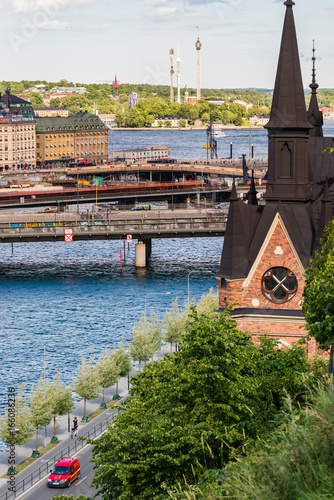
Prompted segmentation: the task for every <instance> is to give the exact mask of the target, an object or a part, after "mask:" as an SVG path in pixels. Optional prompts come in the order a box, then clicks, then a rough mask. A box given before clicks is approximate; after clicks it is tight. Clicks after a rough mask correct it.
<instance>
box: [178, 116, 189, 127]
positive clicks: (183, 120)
mask: <svg viewBox="0 0 334 500" xmlns="http://www.w3.org/2000/svg"><path fill="white" fill-rule="evenodd" d="M179 125H180V127H186V126H187V121H186V120H185V119H184V118H180V120H179Z"/></svg>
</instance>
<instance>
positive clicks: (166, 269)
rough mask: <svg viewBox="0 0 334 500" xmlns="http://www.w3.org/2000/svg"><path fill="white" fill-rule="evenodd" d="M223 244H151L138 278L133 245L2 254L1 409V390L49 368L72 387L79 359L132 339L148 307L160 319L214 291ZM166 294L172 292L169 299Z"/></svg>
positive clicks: (39, 247)
mask: <svg viewBox="0 0 334 500" xmlns="http://www.w3.org/2000/svg"><path fill="white" fill-rule="evenodd" d="M222 245H223V239H222V238H212V239H210V238H193V239H180V240H178V239H173V240H154V241H153V248H152V257H151V262H150V265H149V266H148V268H147V269H140V270H136V268H135V262H134V252H135V250H134V243H133V244H130V250H129V251H128V247H127V246H126V262H125V263H123V272H122V273H120V249H122V250H124V247H123V242H122V243H121V242H119V241H94V242H88V241H87V242H73V243H71V244H68V243H67V244H66V243H61V242H58V243H54V242H50V243H30V244H23V243H22V244H15V245H14V253H13V255H12V251H11V245H9V244H3V245H1V246H0V252H1V254H0V255H1V257H0V258H1V265H0V310H1V331H0V336H1V364H0V379H1V381H2V384H1V404H2V406H3V403H4V401H5V394H6V387H9V386H14V387H18V386H19V385H20V384H21V383H22V382H25V383H26V384H27V390H28V389H29V387H30V385H31V383H32V382H35V381H36V380H37V379H38V377H39V375H40V373H41V370H42V368H43V365H44V361H45V362H46V363H47V372H46V373H47V375H48V376H50V377H52V376H53V375H54V374H55V373H56V372H57V371H58V370H60V371H61V373H62V377H63V380H64V381H66V382H70V381H71V379H72V377H73V375H74V373H75V371H76V367H77V362H78V359H79V357H80V354H81V352H82V353H83V354H84V355H89V353H90V351H91V349H92V347H94V351H95V353H96V355H98V354H99V353H100V352H101V350H103V349H104V347H106V346H109V347H115V346H117V345H118V343H119V342H120V340H121V339H122V338H123V339H124V340H125V342H127V341H129V340H130V339H131V332H132V326H133V322H134V321H135V320H138V319H139V317H140V316H141V315H143V314H144V310H145V297H146V306H147V312H149V310H150V307H151V306H153V307H154V310H155V312H156V314H157V315H159V316H160V317H162V316H163V315H164V312H165V309H166V308H169V307H170V306H171V304H172V302H173V301H174V300H175V298H176V297H178V300H179V303H181V304H183V303H184V300H186V299H187V293H188V275H189V273H191V274H190V276H189V284H190V296H191V297H196V299H199V298H200V296H201V295H202V294H203V293H206V292H207V291H208V290H209V288H210V287H215V284H216V283H215V279H214V276H215V273H216V272H217V270H218V268H219V260H220V254H221V250H222ZM166 292H170V293H169V294H168V295H167V294H166Z"/></svg>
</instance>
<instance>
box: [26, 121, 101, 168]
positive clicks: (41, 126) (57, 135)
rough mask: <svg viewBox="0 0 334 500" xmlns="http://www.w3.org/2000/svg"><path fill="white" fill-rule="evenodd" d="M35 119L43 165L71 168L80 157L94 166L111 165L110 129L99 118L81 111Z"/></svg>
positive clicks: (40, 157)
mask: <svg viewBox="0 0 334 500" xmlns="http://www.w3.org/2000/svg"><path fill="white" fill-rule="evenodd" d="M35 120H36V158H37V164H38V165H39V166H44V167H52V166H53V165H54V166H68V164H69V163H71V162H73V161H75V160H77V159H79V158H84V159H85V160H89V161H91V162H92V163H106V162H107V160H108V137H109V136H108V130H109V129H108V127H107V126H106V125H105V124H104V123H103V122H102V121H101V120H100V119H99V118H98V117H97V116H95V115H92V114H90V113H85V112H81V113H78V114H76V115H74V116H69V117H48V118H40V117H36V118H35Z"/></svg>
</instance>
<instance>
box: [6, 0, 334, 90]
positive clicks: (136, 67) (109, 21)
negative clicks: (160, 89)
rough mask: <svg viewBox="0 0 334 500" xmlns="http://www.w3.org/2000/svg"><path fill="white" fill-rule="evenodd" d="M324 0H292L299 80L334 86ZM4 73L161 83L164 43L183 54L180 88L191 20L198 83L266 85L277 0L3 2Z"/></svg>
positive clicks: (271, 73)
mask: <svg viewBox="0 0 334 500" xmlns="http://www.w3.org/2000/svg"><path fill="white" fill-rule="evenodd" d="M331 2H332V0H321V2H320V4H317V5H316V4H315V2H312V1H311V0H296V1H295V3H296V5H295V6H294V15H295V22H296V29H297V36H298V41H299V51H300V53H301V66H302V72H303V78H304V82H303V83H304V87H307V86H308V85H309V83H310V82H311V68H312V62H311V60H310V59H311V57H312V40H313V39H315V46H316V56H317V57H319V58H321V59H320V60H318V61H317V81H318V83H319V85H320V88H334V64H333V60H334V49H333V44H332V43H331V38H330V32H331V28H332V25H333V20H334V6H332V5H331ZM4 14H5V16H4V20H5V22H4V24H3V30H2V33H1V41H2V45H3V47H6V50H5V51H3V68H6V71H5V72H3V78H2V79H4V80H38V79H41V80H48V81H59V80H60V79H62V78H64V79H67V80H69V81H73V82H75V83H93V82H100V81H110V82H111V81H112V80H113V79H114V75H115V73H116V74H117V78H118V79H119V81H120V82H121V83H149V84H158V85H169V83H170V67H169V50H170V48H171V47H172V48H174V50H175V53H178V47H179V51H180V52H179V53H180V58H181V87H182V88H184V87H185V86H187V87H190V88H196V49H195V42H196V40H197V30H196V27H197V26H199V36H200V40H201V42H202V50H201V87H202V88H247V87H251V88H253V87H254V88H273V86H274V79H275V74H276V65H277V58H278V50H279V44H280V38H281V29H282V25H283V19H284V14H285V7H284V5H283V0H269V2H268V0H267V2H266V3H265V2H264V0H221V1H214V0H187V1H186V0H184V1H180V0H177V1H173V0H172V1H170V0H168V1H167V0H128V1H127V2H123V3H117V2H115V1H113V0H111V1H109V2H107V0H72V2H71V4H70V5H68V4H67V2H66V0H13V1H12V2H4Z"/></svg>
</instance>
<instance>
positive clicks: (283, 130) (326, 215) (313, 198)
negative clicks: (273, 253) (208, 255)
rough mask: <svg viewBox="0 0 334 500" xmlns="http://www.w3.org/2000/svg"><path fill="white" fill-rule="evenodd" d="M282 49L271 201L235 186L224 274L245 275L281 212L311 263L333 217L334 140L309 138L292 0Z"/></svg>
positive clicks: (273, 136) (299, 249)
mask: <svg viewBox="0 0 334 500" xmlns="http://www.w3.org/2000/svg"><path fill="white" fill-rule="evenodd" d="M285 5H286V15H285V21H284V28H283V35H282V43H281V51H280V56H279V62H278V68H277V77H276V84H275V90H274V98H273V107H272V112H271V118H270V122H269V124H268V125H267V126H266V128H268V129H269V161H268V184H267V190H266V194H265V199H266V205H262V206H257V205H256V194H255V193H256V192H255V186H252V185H251V188H250V192H249V194H248V199H249V200H250V202H249V203H248V204H245V203H244V202H243V201H241V200H240V199H238V197H237V195H236V190H235V187H233V189H232V193H231V199H230V208H229V213H228V221H227V226H226V233H225V240H224V247H223V252H222V258H221V264H220V270H219V274H218V276H219V277H221V278H223V279H235V280H236V279H245V278H246V277H247V275H248V273H249V272H250V270H251V267H252V265H253V264H254V262H255V260H256V258H257V256H258V255H259V252H260V249H261V247H262V245H263V243H264V241H265V238H266V237H267V234H268V231H269V229H270V227H271V225H272V224H273V222H274V220H275V217H276V216H277V215H279V216H280V218H281V220H282V222H283V224H284V226H285V227H286V230H287V232H288V234H289V238H290V240H291V242H292V245H293V246H294V248H295V250H296V253H297V255H298V258H299V260H300V262H301V264H302V265H303V266H304V268H307V267H308V264H309V261H310V259H311V258H312V257H313V255H314V251H315V250H316V248H317V245H319V241H320V238H321V235H322V232H323V229H324V227H325V226H326V224H328V221H329V220H331V218H333V206H334V162H333V155H332V156H331V155H330V154H329V153H324V152H323V151H324V149H326V148H330V147H334V138H330V137H321V136H319V135H317V136H313V137H309V135H310V134H309V132H310V130H312V128H313V127H312V126H311V125H310V124H309V122H308V120H307V115H306V106H305V99H304V90H303V84H302V77H301V71H300V63H299V53H298V46H297V39H296V33H295V27H294V19H293V13H292V5H294V3H293V1H292V0H287V1H286V2H285Z"/></svg>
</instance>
